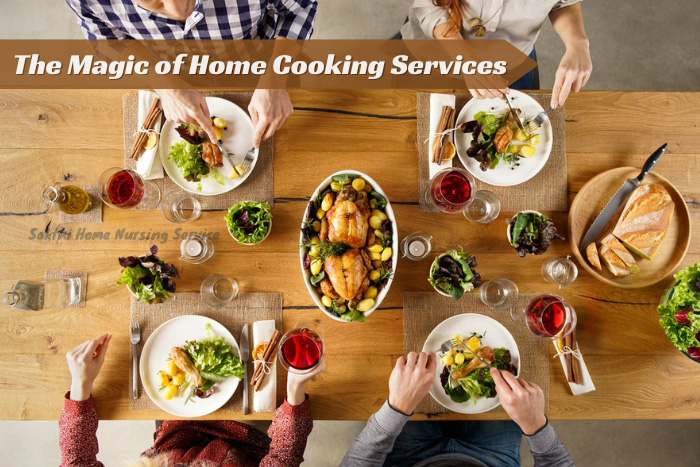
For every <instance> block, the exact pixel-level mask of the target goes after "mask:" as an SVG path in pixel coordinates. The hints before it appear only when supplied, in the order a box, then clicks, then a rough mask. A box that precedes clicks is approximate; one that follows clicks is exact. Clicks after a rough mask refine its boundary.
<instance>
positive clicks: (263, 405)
mask: <svg viewBox="0 0 700 467" xmlns="http://www.w3.org/2000/svg"><path fill="white" fill-rule="evenodd" d="M273 332H275V320H274V319H270V320H266V321H256V322H254V323H253V348H255V347H257V345H258V344H259V343H261V342H270V338H271V337H272V333H273ZM251 390H252V388H251ZM276 409H277V360H275V361H274V362H273V363H272V364H271V365H270V373H268V374H267V375H265V379H264V380H263V382H262V385H260V390H259V391H255V390H253V411H254V412H274V411H275V410H276Z"/></svg>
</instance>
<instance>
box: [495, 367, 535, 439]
mask: <svg viewBox="0 0 700 467" xmlns="http://www.w3.org/2000/svg"><path fill="white" fill-rule="evenodd" d="M491 376H492V377H493V382H494V383H496V392H497V393H498V399H499V400H500V401H501V405H502V406H503V409H504V410H505V411H506V413H507V414H508V415H509V416H510V418H512V419H513V421H514V422H515V423H517V424H518V426H520V429H521V430H523V433H524V434H526V435H532V434H535V433H536V432H537V431H538V430H540V429H541V428H542V427H543V426H545V425H546V424H547V418H546V417H545V416H544V393H543V392H542V388H540V387H539V386H538V385H536V384H534V383H529V382H527V381H525V380H524V379H522V378H516V377H515V376H513V374H512V373H510V372H509V371H500V370H497V369H495V368H491Z"/></svg>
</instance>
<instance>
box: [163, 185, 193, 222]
mask: <svg viewBox="0 0 700 467" xmlns="http://www.w3.org/2000/svg"><path fill="white" fill-rule="evenodd" d="M160 208H161V211H162V212H163V216H165V218H166V219H168V220H169V221H170V222H176V223H182V222H187V221H193V220H195V219H197V218H198V217H199V215H200V214H201V212H202V205H201V204H199V200H197V198H195V197H193V196H192V195H190V194H188V193H185V192H184V191H171V192H170V193H168V194H167V195H165V197H163V201H162V204H161V206H160Z"/></svg>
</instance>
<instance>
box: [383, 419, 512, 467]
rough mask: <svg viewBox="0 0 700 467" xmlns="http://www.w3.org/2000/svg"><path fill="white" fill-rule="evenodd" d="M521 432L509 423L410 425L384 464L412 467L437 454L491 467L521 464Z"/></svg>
mask: <svg viewBox="0 0 700 467" xmlns="http://www.w3.org/2000/svg"><path fill="white" fill-rule="evenodd" d="M521 439H522V431H521V430H520V427H518V425H516V424H515V423H514V422H512V421H510V420H508V421H447V422H408V423H406V425H405V426H404V428H403V431H401V434H400V435H399V437H398V438H397V439H396V442H395V443H394V448H393V450H392V451H391V453H389V455H388V456H387V458H386V461H385V462H384V466H385V467H410V466H413V465H415V464H416V463H418V462H420V461H422V460H424V459H428V458H430V457H433V456H436V455H438V454H447V453H460V454H466V455H468V456H471V457H473V458H475V459H478V460H480V461H481V462H483V463H484V464H486V465H488V466H494V467H496V466H497V467H510V466H513V467H515V466H519V465H520V441H521Z"/></svg>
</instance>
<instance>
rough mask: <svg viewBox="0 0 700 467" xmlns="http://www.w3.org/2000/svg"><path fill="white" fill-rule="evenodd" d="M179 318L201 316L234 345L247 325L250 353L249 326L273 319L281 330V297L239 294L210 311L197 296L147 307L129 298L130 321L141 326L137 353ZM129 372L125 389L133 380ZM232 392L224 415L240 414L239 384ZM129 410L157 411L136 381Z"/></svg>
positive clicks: (178, 295)
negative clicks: (221, 328) (215, 324)
mask: <svg viewBox="0 0 700 467" xmlns="http://www.w3.org/2000/svg"><path fill="white" fill-rule="evenodd" d="M182 315H202V316H206V317H207V318H211V319H213V320H215V321H218V322H219V323H221V324H222V325H223V326H224V327H225V328H226V329H228V330H229V331H231V334H233V337H234V338H235V339H236V342H238V341H239V338H240V335H241V329H242V328H243V325H244V324H246V323H247V324H248V332H249V333H250V334H249V336H250V339H249V343H250V346H251V348H250V351H251V353H252V351H253V349H252V344H253V339H254V336H253V322H255V321H260V320H266V319H274V320H275V327H276V328H277V329H280V330H281V329H282V294H274V293H242V294H240V295H239V296H238V297H236V298H235V299H234V300H233V301H232V302H231V304H230V305H228V306H225V307H222V308H212V307H210V306H209V305H207V304H205V303H204V302H203V301H202V300H201V299H200V296H199V294H198V293H194V292H176V293H174V294H173V295H172V296H171V297H170V298H169V299H168V300H166V301H165V302H163V303H158V304H153V305H149V304H147V303H143V302H139V301H137V300H135V299H134V298H133V297H132V299H131V319H137V320H138V322H139V325H140V326H141V342H140V343H139V345H138V346H137V347H138V352H139V355H140V354H141V350H142V349H143V345H144V343H145V342H146V341H147V340H148V337H149V336H150V335H151V333H152V332H153V331H154V330H155V329H156V328H157V327H158V326H160V325H161V324H163V323H164V322H166V321H168V320H169V319H171V318H175V317H177V316H182ZM133 376H134V375H133V374H132V373H131V371H130V372H129V388H131V382H132V379H131V378H133ZM252 376H253V365H252V364H251V362H250V361H249V362H248V378H249V380H250V378H251V377H252ZM238 386H239V389H236V393H235V394H234V395H233V397H231V399H230V400H229V401H228V402H227V403H226V404H224V406H223V407H221V408H220V409H219V410H224V411H227V412H243V398H242V394H243V389H242V388H243V383H242V382H241V383H240V384H239V385H238ZM277 387H278V391H277V405H279V404H280V403H281V398H280V392H279V387H280V385H278V386H277ZM253 392H254V391H248V396H249V402H250V407H253ZM129 407H130V408H132V409H136V410H159V408H158V407H157V406H156V405H155V404H154V403H153V402H152V401H151V399H149V398H148V395H147V394H146V391H145V390H144V389H143V382H142V381H139V397H138V399H134V398H133V397H129Z"/></svg>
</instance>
